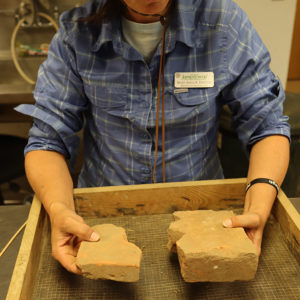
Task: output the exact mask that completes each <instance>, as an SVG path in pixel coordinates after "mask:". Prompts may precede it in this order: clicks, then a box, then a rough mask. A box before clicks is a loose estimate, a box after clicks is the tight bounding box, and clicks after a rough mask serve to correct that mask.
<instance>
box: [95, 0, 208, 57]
mask: <svg viewBox="0 0 300 300" xmlns="http://www.w3.org/2000/svg"><path fill="white" fill-rule="evenodd" d="M173 1H174V0H173ZM193 2H194V1H193V0H188V1H184V0H177V1H176V4H175V8H174V13H173V15H172V20H171V22H170V25H169V28H168V30H167V33H166V52H170V51H171V50H172V49H173V48H174V47H175V44H176V42H182V43H184V44H185V45H187V46H188V47H191V48H192V47H197V48H198V47H202V45H203V44H202V42H201V40H200V38H199V37H198V36H199V35H197V34H196V31H197V24H196V21H197V20H196V13H197V11H196V10H195V5H193ZM121 36H122V33H121V22H120V20H112V21H110V22H107V23H102V24H101V27H100V30H99V33H98V37H97V39H96V40H95V42H94V44H93V45H92V48H91V50H92V52H97V51H99V50H100V48H101V47H102V46H103V45H104V44H106V43H108V42H113V43H114V45H117V47H120V46H121Z"/></svg>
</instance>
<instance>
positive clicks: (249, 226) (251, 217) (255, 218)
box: [223, 212, 265, 255]
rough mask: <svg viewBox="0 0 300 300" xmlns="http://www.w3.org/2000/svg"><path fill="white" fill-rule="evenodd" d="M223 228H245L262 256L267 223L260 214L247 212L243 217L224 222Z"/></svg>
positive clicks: (239, 216)
mask: <svg viewBox="0 0 300 300" xmlns="http://www.w3.org/2000/svg"><path fill="white" fill-rule="evenodd" d="M223 226H224V227H228V228H235V227H243V228H244V229H245V232H246V234H247V235H248V237H249V239H250V240H251V241H252V242H253V244H254V245H255V246H256V249H257V254H258V255H260V253H261V242H262V236H263V231H264V227H265V222H263V221H262V218H261V217H260V216H259V214H257V213H254V212H245V213H244V214H242V215H237V216H234V217H231V218H229V219H226V220H224V222H223Z"/></svg>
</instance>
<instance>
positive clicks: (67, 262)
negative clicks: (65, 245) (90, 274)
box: [56, 255, 82, 275]
mask: <svg viewBox="0 0 300 300" xmlns="http://www.w3.org/2000/svg"><path fill="white" fill-rule="evenodd" d="M56 259H57V260H58V261H59V262H60V263H61V265H62V266H63V267H64V268H65V269H66V270H68V271H69V272H71V273H74V274H78V275H80V274H81V273H82V272H81V270H80V269H79V268H78V267H77V265H76V263H75V257H74V256H73V255H61V256H58V257H56Z"/></svg>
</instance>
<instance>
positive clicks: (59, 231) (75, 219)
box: [50, 203, 99, 274]
mask: <svg viewBox="0 0 300 300" xmlns="http://www.w3.org/2000/svg"><path fill="white" fill-rule="evenodd" d="M50 221H51V244H52V256H53V257H54V258H55V259H56V260H58V261H59V262H60V263H61V264H62V266H63V267H64V268H66V269H67V270H68V271H69V272H72V273H75V274H81V271H80V269H79V268H78V267H77V266H76V264H75V260H76V256H77V252H78V249H79V246H80V243H81V241H90V242H94V241H98V240H99V235H98V234H97V233H96V232H95V231H93V229H92V228H91V227H89V226H88V225H87V224H86V223H85V222H84V220H83V218H82V217H80V216H79V215H77V214H76V213H75V211H74V210H72V209H70V208H68V207H67V206H65V205H64V204H62V203H53V205H52V206H51V214H50Z"/></svg>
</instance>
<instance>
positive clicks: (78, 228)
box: [69, 220, 100, 242]
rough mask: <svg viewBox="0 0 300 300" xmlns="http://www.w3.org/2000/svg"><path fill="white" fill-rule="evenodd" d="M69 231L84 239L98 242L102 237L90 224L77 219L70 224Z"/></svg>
mask: <svg viewBox="0 0 300 300" xmlns="http://www.w3.org/2000/svg"><path fill="white" fill-rule="evenodd" d="M69 232H70V233H71V234H73V235H75V236H77V237H78V238H79V239H80V240H83V241H90V242H96V241H98V240H99V239H100V236H99V234H98V233H97V232H96V231H94V230H93V229H92V228H91V227H90V226H88V225H87V224H85V223H81V222H77V220H76V221H75V220H74V224H70V228H69Z"/></svg>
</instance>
